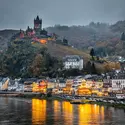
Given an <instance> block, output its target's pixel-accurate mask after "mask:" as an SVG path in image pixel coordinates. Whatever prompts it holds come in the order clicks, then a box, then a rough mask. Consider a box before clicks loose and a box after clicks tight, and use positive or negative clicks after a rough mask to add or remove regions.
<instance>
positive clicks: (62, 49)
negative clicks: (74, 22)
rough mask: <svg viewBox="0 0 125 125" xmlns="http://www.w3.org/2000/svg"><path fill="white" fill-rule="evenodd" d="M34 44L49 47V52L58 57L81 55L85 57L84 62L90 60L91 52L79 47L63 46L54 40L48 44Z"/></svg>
mask: <svg viewBox="0 0 125 125" xmlns="http://www.w3.org/2000/svg"><path fill="white" fill-rule="evenodd" d="M33 46H35V47H41V48H42V47H44V46H45V47H47V50H48V52H49V53H50V54H51V55H52V56H55V57H58V58H63V57H64V56H66V55H80V56H81V57H83V59H84V62H85V63H86V62H87V61H88V60H89V58H90V57H89V54H87V53H85V52H83V51H80V50H78V49H75V48H72V47H68V46H63V45H60V44H56V43H54V42H53V41H50V42H48V43H47V44H46V45H42V44H40V43H35V44H34V45H33Z"/></svg>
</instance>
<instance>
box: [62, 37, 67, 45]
mask: <svg viewBox="0 0 125 125" xmlns="http://www.w3.org/2000/svg"><path fill="white" fill-rule="evenodd" d="M63 45H66V46H68V40H67V39H65V38H64V39H63Z"/></svg>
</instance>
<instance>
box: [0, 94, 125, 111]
mask: <svg viewBox="0 0 125 125" xmlns="http://www.w3.org/2000/svg"><path fill="white" fill-rule="evenodd" d="M0 97H14V98H15V97H16V98H31V99H33V98H37V99H44V100H58V101H69V102H71V100H72V98H69V96H65V97H63V96H59V95H52V96H51V95H44V94H41V93H32V92H31V93H27V92H26V93H25V92H23V93H11V94H5V93H4V94H0ZM81 100H82V101H84V102H85V103H81V104H83V105H84V104H97V105H103V106H108V107H115V108H122V109H125V102H124V103H123V104H121V103H118V102H113V103H112V102H108V101H107V102H104V101H103V100H102V101H92V100H89V99H88V100H89V101H85V99H81ZM79 104H80V103H79Z"/></svg>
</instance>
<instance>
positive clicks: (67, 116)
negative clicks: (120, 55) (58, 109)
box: [62, 102, 74, 125]
mask: <svg viewBox="0 0 125 125" xmlns="http://www.w3.org/2000/svg"><path fill="white" fill-rule="evenodd" d="M62 112H63V117H64V121H65V125H72V124H73V114H74V113H73V105H72V104H70V103H69V102H62Z"/></svg>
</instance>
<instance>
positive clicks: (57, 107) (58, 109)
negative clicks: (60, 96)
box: [54, 100, 61, 121]
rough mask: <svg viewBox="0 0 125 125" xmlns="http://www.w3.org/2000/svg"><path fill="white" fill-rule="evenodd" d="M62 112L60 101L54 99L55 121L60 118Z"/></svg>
mask: <svg viewBox="0 0 125 125" xmlns="http://www.w3.org/2000/svg"><path fill="white" fill-rule="evenodd" d="M60 112H61V105H60V102H59V101H57V100H55V101H54V119H55V121H56V120H58V118H59V116H60Z"/></svg>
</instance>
